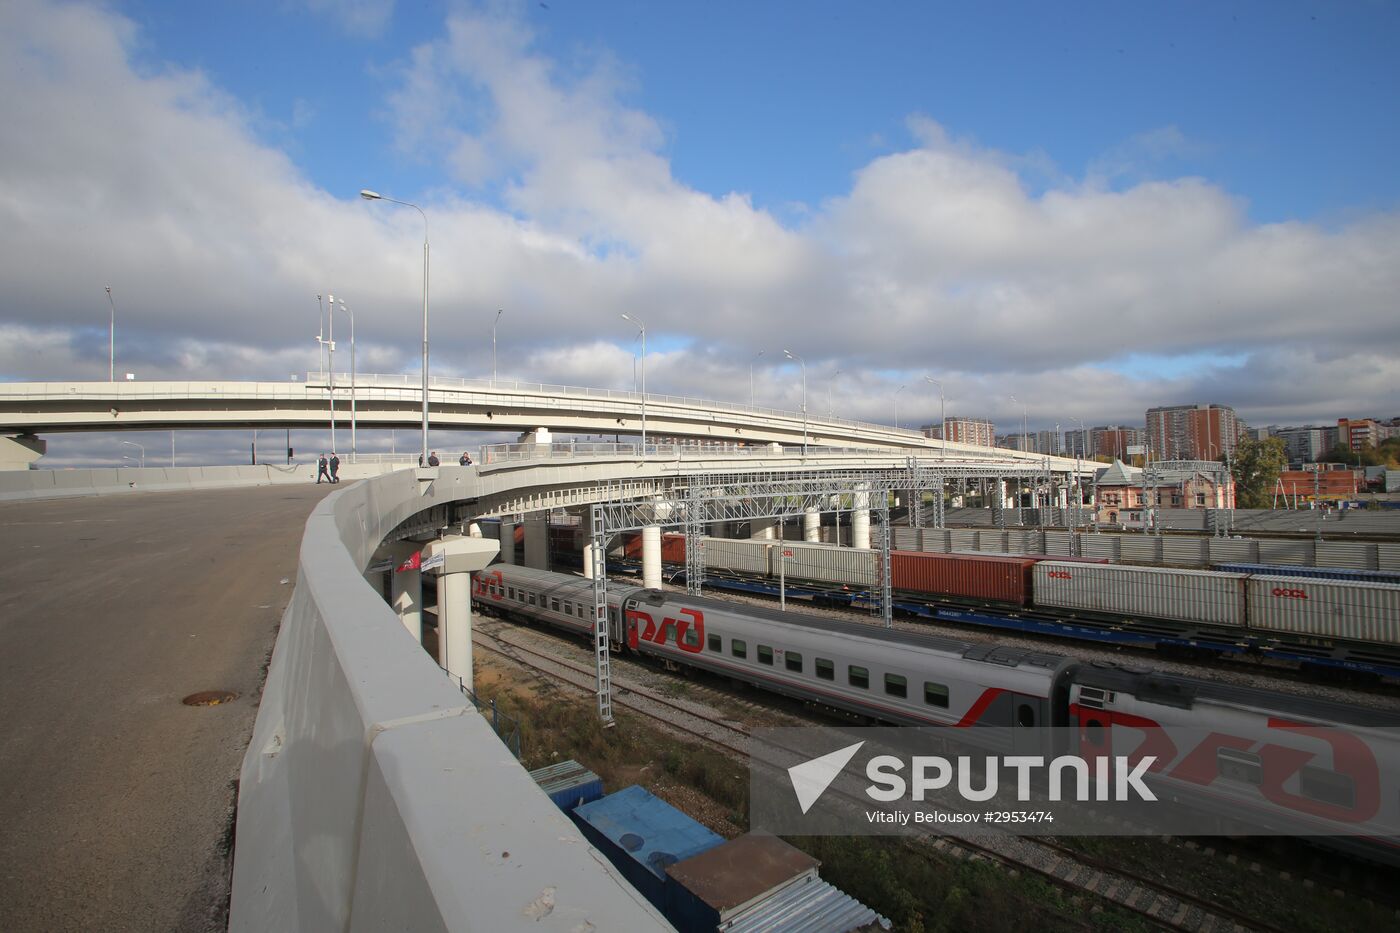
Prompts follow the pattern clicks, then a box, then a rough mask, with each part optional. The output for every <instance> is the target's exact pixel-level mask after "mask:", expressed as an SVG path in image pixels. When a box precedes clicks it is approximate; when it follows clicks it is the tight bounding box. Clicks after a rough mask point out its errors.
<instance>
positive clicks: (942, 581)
mask: <svg viewBox="0 0 1400 933" xmlns="http://www.w3.org/2000/svg"><path fill="white" fill-rule="evenodd" d="M1038 560H1039V559H1038V558H1034V557H1006V556H1001V555H991V554H938V553H934V552H930V551H891V552H890V582H891V584H892V585H893V586H894V588H895V589H896V590H902V591H904V592H906V593H927V594H929V595H931V596H955V597H958V598H960V599H974V600H986V601H988V602H997V603H1005V604H1008V605H1012V606H1026V605H1028V604H1029V603H1030V601H1031V592H1032V591H1031V585H1032V584H1031V568H1032V567H1034V566H1035V565H1036V563H1037V562H1038Z"/></svg>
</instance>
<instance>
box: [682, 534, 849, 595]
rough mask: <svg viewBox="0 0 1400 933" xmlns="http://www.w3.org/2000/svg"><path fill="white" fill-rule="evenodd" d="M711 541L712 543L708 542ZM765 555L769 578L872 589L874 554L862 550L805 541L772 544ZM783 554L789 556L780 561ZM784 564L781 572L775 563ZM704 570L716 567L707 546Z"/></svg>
mask: <svg viewBox="0 0 1400 933" xmlns="http://www.w3.org/2000/svg"><path fill="white" fill-rule="evenodd" d="M710 540H713V539H710ZM769 543H771V544H772V545H773V546H772V547H771V548H770V549H769V553H768V561H769V564H768V570H767V573H768V575H769V576H770V577H773V578H775V579H776V578H777V576H778V574H779V573H780V572H781V573H783V574H785V575H786V576H787V578H788V579H791V580H811V581H815V582H818V583H840V584H850V585H852V586H874V585H875V552H874V551H871V550H867V549H864V548H849V547H837V546H835V545H833V544H817V543H812V542H805V541H773V542H769ZM785 554H791V556H790V557H787V558H784V555H785ZM784 560H786V564H787V566H786V567H785V568H781V567H779V563H780V562H782V561H784ZM705 563H706V566H718V564H715V563H713V561H711V559H710V554H709V550H708V546H707V550H706V552H705Z"/></svg>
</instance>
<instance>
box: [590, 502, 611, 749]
mask: <svg viewBox="0 0 1400 933" xmlns="http://www.w3.org/2000/svg"><path fill="white" fill-rule="evenodd" d="M591 511H592V515H591V516H590V517H591V522H590V526H591V527H590V531H591V532H592V536H593V568H592V569H593V657H594V661H595V662H596V664H597V688H598V718H599V719H601V720H603V722H604V723H606V724H608V725H612V721H613V712H612V659H611V657H610V656H609V651H608V649H609V642H608V639H609V632H608V557H607V555H608V536H607V528H606V526H605V525H604V523H603V511H602V509H600V508H599V507H598V506H596V505H595V506H593V508H592V510H591Z"/></svg>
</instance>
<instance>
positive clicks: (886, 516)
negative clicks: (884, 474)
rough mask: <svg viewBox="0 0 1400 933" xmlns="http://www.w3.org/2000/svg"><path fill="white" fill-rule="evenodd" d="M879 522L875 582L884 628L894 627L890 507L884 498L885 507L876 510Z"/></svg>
mask: <svg viewBox="0 0 1400 933" xmlns="http://www.w3.org/2000/svg"><path fill="white" fill-rule="evenodd" d="M876 515H877V516H878V521H879V522H880V556H879V558H878V559H877V561H876V566H875V574H876V576H877V577H878V578H879V579H878V580H877V581H876V583H877V584H878V585H879V587H880V620H881V621H882V622H884V624H885V628H893V627H894V594H893V592H892V591H891V587H890V507H889V502H888V500H886V502H885V507H884V508H883V509H880V510H878V511H877V512H876Z"/></svg>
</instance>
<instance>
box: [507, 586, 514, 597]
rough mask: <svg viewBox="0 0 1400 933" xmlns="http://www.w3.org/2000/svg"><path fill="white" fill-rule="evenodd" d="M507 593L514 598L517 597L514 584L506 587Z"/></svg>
mask: <svg viewBox="0 0 1400 933" xmlns="http://www.w3.org/2000/svg"><path fill="white" fill-rule="evenodd" d="M506 595H507V596H509V597H510V598H511V599H514V598H515V587H513V586H508V587H506Z"/></svg>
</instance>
